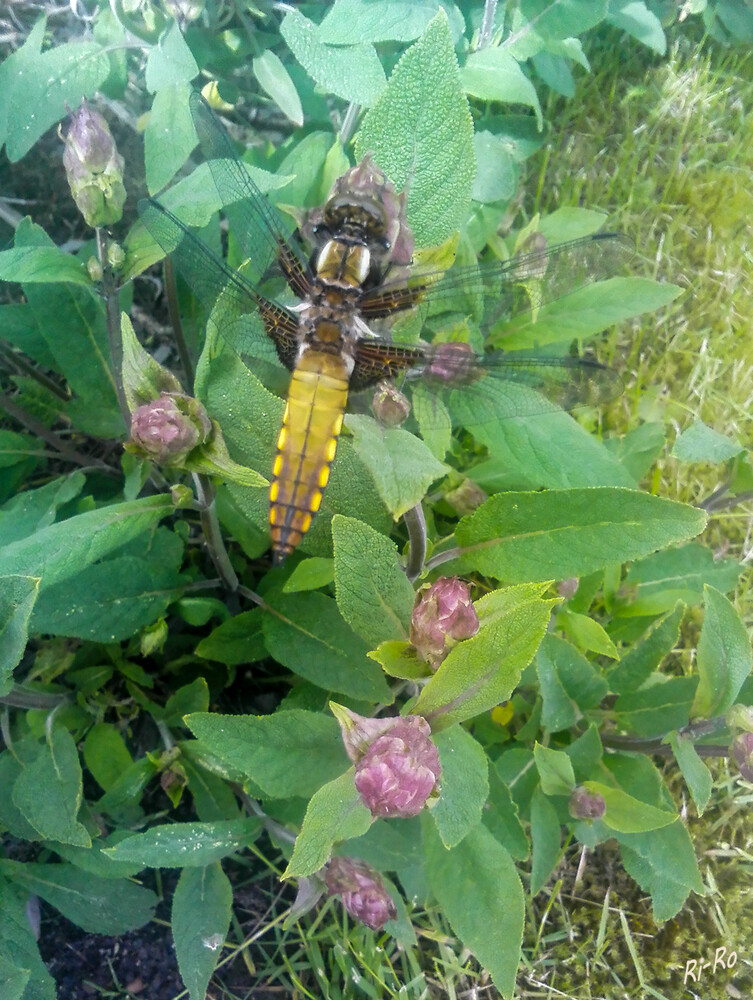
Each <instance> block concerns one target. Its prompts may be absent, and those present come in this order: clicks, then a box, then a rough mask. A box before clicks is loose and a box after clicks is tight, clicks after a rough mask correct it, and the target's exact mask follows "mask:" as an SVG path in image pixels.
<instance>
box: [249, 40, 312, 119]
mask: <svg viewBox="0 0 753 1000" xmlns="http://www.w3.org/2000/svg"><path fill="white" fill-rule="evenodd" d="M253 68H254V76H255V77H256V79H257V80H258V81H259V85H260V86H261V88H262V89H263V90H265V91H266V92H267V93H268V94H269V96H270V97H271V98H272V100H273V101H274V102H275V104H276V105H277V107H278V108H279V109H280V111H282V113H283V114H284V115H285V116H286V117H287V118H289V119H290V120H291V122H292V123H293V124H294V125H297V126H298V127H299V128H300V127H301V125H303V108H302V107H301V99H300V97H299V96H298V91H297V90H296V89H295V84H294V83H293V81H292V80H291V79H290V73H288V71H287V70H286V69H285V66H284V65H283V64H282V62H281V60H280V57H279V56H277V55H275V53H274V52H272V51H271V49H267V50H266V51H265V52H262V53H261V55H258V56H257V57H256V58H255V59H254V61H253Z"/></svg>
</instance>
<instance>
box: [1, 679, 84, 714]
mask: <svg viewBox="0 0 753 1000" xmlns="http://www.w3.org/2000/svg"><path fill="white" fill-rule="evenodd" d="M68 701H70V698H69V697H68V695H67V694H52V693H50V692H47V691H29V690H27V689H26V688H24V687H22V686H21V685H20V684H14V685H13V689H12V690H11V691H9V692H8V694H4V695H3V696H2V697H0V703H2V704H3V705H10V706H11V708H42V709H44V708H57V707H58V705H64V704H66V702H68Z"/></svg>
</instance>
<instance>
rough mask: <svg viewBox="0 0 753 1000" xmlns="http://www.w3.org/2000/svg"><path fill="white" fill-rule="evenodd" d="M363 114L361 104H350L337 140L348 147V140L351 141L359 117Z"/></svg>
mask: <svg viewBox="0 0 753 1000" xmlns="http://www.w3.org/2000/svg"><path fill="white" fill-rule="evenodd" d="M360 113H361V105H360V104H349V105H348V110H347V111H346V112H345V116H344V118H343V121H342V125H341V126H340V131H339V132H338V134H337V138H338V139H339V140H340V142H341V143H342V144H343V146H346V145H347V144H348V140H349V139H350V136H351V133H352V132H353V129H354V128H355V127H356V122H357V121H358V116H359V114H360Z"/></svg>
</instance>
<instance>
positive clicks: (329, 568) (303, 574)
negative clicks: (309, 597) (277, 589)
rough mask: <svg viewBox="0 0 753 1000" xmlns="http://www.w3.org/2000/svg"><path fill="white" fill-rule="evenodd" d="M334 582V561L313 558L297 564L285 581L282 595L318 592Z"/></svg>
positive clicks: (317, 557)
mask: <svg viewBox="0 0 753 1000" xmlns="http://www.w3.org/2000/svg"><path fill="white" fill-rule="evenodd" d="M334 580H335V561H334V559H324V558H322V557H321V556H314V557H312V558H311V559H304V560H303V562H299V563H298V565H297V566H296V568H295V569H294V570H293V572H292V573H291V574H290V576H289V577H288V578H287V580H286V581H285V584H284V586H283V588H282V592H283V594H298V593H300V591H302V590H319V589H320V587H326V586H328V585H329V584H330V583H334Z"/></svg>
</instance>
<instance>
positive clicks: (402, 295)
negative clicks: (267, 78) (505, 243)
mask: <svg viewBox="0 0 753 1000" xmlns="http://www.w3.org/2000/svg"><path fill="white" fill-rule="evenodd" d="M190 108H191V115H192V118H193V122H194V125H195V127H196V132H197V134H198V137H199V145H200V149H201V152H202V155H203V157H204V158H205V160H206V161H208V164H209V172H210V174H211V177H212V181H213V183H214V186H215V187H216V189H217V195H218V196H219V199H220V204H221V205H223V206H224V208H223V211H224V213H225V214H226V216H227V218H228V220H229V223H230V226H231V228H232V232H233V235H234V237H235V239H236V240H237V242H238V245H239V248H240V254H241V257H242V258H243V263H242V266H239V267H238V268H235V267H232V266H231V265H230V264H228V262H227V261H226V260H225V259H224V258H223V257H222V256H220V255H218V254H216V253H215V252H214V251H213V250H212V249H210V247H209V246H207V244H206V243H205V242H204V241H203V240H202V239H201V238H200V237H199V236H197V234H196V233H195V232H194V231H193V230H192V229H191V228H190V227H188V226H186V225H185V224H184V223H183V222H182V221H181V220H180V219H179V218H178V217H177V216H176V215H175V214H173V213H172V212H171V211H170V210H169V209H167V208H165V207H164V206H163V205H162V204H160V202H159V201H157V200H156V199H153V198H150V199H145V200H144V201H142V202H140V204H139V214H140V216H141V219H142V221H143V223H144V225H145V226H146V228H147V230H148V231H149V232H150V234H151V236H152V237H153V238H154V239H155V240H156V242H157V243H158V244H159V246H160V247H161V248H162V249H163V250H164V251H165V253H166V254H171V255H172V258H173V260H174V262H175V264H176V266H177V268H178V270H179V271H180V272H181V273H182V275H183V277H184V278H185V280H186V281H187V283H188V285H189V287H190V288H191V290H192V292H194V293H195V294H196V295H197V296H198V298H199V299H201V300H202V301H203V303H204V305H205V307H206V308H207V309H208V310H209V311H210V322H214V323H215V326H216V328H217V330H218V333H219V335H220V336H221V337H222V338H223V339H224V341H225V342H226V343H227V344H229V345H230V347H231V348H232V349H233V350H234V351H236V353H238V354H239V355H241V357H242V358H243V360H244V362H245V363H246V364H247V365H248V366H249V368H251V370H252V371H253V372H254V373H255V374H258V373H263V372H265V371H268V370H270V366H272V365H274V366H276V367H277V369H278V371H279V366H280V364H281V365H282V366H283V367H284V369H286V370H287V373H289V376H288V377H289V384H288V389H287V402H286V407H285V414H284V417H283V422H282V427H281V429H280V433H279V437H278V440H277V449H276V455H275V459H274V463H273V467H272V477H271V485H270V493H269V498H270V514H269V523H270V534H271V539H272V549H273V559H274V561H275V562H276V563H278V564H279V563H281V562H283V561H284V560H285V559H286V558H287V556H289V555H290V553H292V552H293V551H294V550H295V549H296V547H297V546H298V545H299V544H300V542H301V540H302V539H303V537H304V535H305V534H306V532H307V531H308V530H309V528H310V526H311V523H312V519H313V517H314V516H315V515H316V513H317V511H318V510H319V508H320V506H321V502H322V497H323V494H324V490H325V488H326V486H327V482H328V480H329V475H330V469H331V466H332V463H333V461H334V458H335V453H336V450H337V442H338V438H339V436H340V432H341V429H342V425H343V417H344V414H345V411H346V406H347V405H348V401H349V397H352V396H353V395H354V394H358V393H360V392H361V391H362V390H366V389H369V388H372V387H374V386H377V385H379V384H380V383H384V382H393V383H394V382H398V383H399V385H400V389H401V390H410V389H413V390H414V391H416V392H418V393H419V394H421V395H422V397H423V402H424V405H423V406H422V407H421V413H422V417H421V419H420V421H419V430H421V431H425V430H426V429H427V428H428V429H429V430H430V429H431V425H432V414H434V413H436V414H437V417H436V419H437V421H438V422H441V421H442V420H445V419H449V420H450V421H452V422H453V423H454V424H456V425H457V424H460V425H463V426H466V427H469V426H471V425H474V424H481V423H483V422H485V421H494V420H501V419H505V418H507V417H512V416H530V415H534V414H537V413H542V412H546V411H547V410H552V409H557V408H565V409H572V408H573V407H575V406H578V405H582V404H585V403H589V404H596V405H598V404H600V403H603V402H605V401H607V400H609V399H611V398H613V397H614V396H616V395H618V394H619V393H620V392H621V390H622V382H621V380H620V377H619V375H618V374H617V373H616V372H615V371H614V370H612V369H610V368H607V367H604V366H602V365H601V364H599V363H598V362H597V361H595V360H594V359H591V358H588V357H577V356H564V357H542V356H540V354H537V353H536V352H531V351H526V352H523V351H504V350H499V349H496V350H488V349H487V346H486V345H487V344H490V343H497V342H498V340H499V339H500V337H501V333H500V331H501V332H502V333H503V332H504V325H505V323H506V322H507V321H509V319H510V318H512V317H513V316H516V315H518V314H520V313H523V312H525V311H532V310H533V311H534V312H535V311H536V310H538V309H539V308H540V307H541V306H544V305H546V304H547V303H549V302H552V301H554V300H556V299H559V298H562V297H563V296H565V295H567V294H570V293H571V292H572V291H574V290H575V289H577V288H580V287H582V286H584V285H586V284H589V283H591V282H594V281H597V280H601V279H603V278H606V277H608V276H609V275H611V274H613V273H615V272H616V271H618V270H619V269H620V268H621V267H622V266H623V265H624V264H625V262H626V261H627V260H629V258H630V257H631V256H632V254H633V252H634V250H633V245H632V242H631V241H630V240H629V239H627V238H626V237H625V236H624V235H622V234H619V233H606V234H596V235H593V236H588V237H585V238H580V239H576V240H572V241H570V242H567V243H562V244H559V245H555V246H552V247H546V246H545V245H542V244H541V242H539V243H535V244H534V247H533V248H532V249H530V250H529V251H528V252H527V253H523V254H520V255H518V256H516V257H514V258H513V259H511V260H508V261H505V262H502V261H499V260H494V261H490V262H484V263H479V264H477V265H471V266H464V267H458V266H455V267H450V268H449V269H448V268H444V269H441V270H440V269H436V268H434V269H432V268H431V267H430V266H428V265H426V266H418V265H417V266H412V261H413V253H412V234H411V232H410V229H409V228H408V226H407V223H406V222H405V216H404V199H403V200H402V201H401V198H400V197H399V196H397V195H396V194H395V190H394V187H393V186H392V185H391V184H390V182H389V181H387V179H386V178H385V177H384V174H382V173H381V171H379V169H378V168H377V167H375V165H374V164H372V163H371V162H370V159H369V158H367V159H366V161H364V162H362V163H361V164H359V165H358V166H356V167H355V168H351V171H349V172H347V173H346V175H344V176H343V178H341V179H340V181H339V182H337V183H336V184H335V186H334V188H333V192H332V194H331V195H330V197H329V198H328V200H327V202H326V203H325V204H324V205H323V206H322V207H321V209H319V210H316V211H314V212H312V213H311V214H310V216H309V218H308V220H307V221H306V223H305V224H303V225H302V224H300V223H299V225H298V227H297V228H295V227H292V226H290V225H288V224H287V222H286V221H285V219H284V217H283V215H282V213H281V211H280V210H279V209H277V208H276V207H275V206H274V205H273V204H272V202H271V201H270V200H269V199H268V198H267V197H266V196H265V195H263V194H262V192H261V191H260V190H259V188H258V186H257V185H256V183H255V182H254V180H253V179H252V177H251V176H250V174H249V171H248V170H247V169H246V167H245V165H244V164H243V162H242V161H241V160H240V159H239V157H238V155H237V153H236V151H235V148H234V145H233V143H232V141H231V140H230V138H229V136H228V134H227V132H226V131H225V128H224V127H223V125H222V123H221V122H220V120H219V119H218V117H217V116H216V115H215V113H214V111H212V109H211V108H210V107H209V105H208V104H207V102H206V101H205V100H204V98H203V97H202V96H201V95H200V94H199V93H198V92H194V93H192V95H191V97H190ZM359 171H360V174H359V173H358V172H359ZM364 178H365V180H364ZM471 317H472V323H471V325H470V327H469V319H470V318H471ZM212 318H213V319H212ZM448 328H449V329H451V330H453V331H455V332H456V331H458V330H467V329H472V330H473V331H476V332H477V333H478V334H479V335H480V336H482V337H483V338H485V340H484V342H483V343H481V344H480V345H477V346H479V347H480V349H479V350H474V349H473V348H472V347H471V346H470V345H469V343H468V342H466V341H463V340H457V339H455V340H452V339H450V340H449V341H448V340H447V339H446V333H443V329H444V330H446V329H448ZM249 331H251V332H249ZM452 336H453V337H454V336H455V333H453V334H452ZM443 337H444V338H445V339H444V340H443V339H442V338H443ZM429 338H433V339H431V340H430V339H429ZM502 340H503V338H502ZM427 400H428V405H427Z"/></svg>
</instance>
